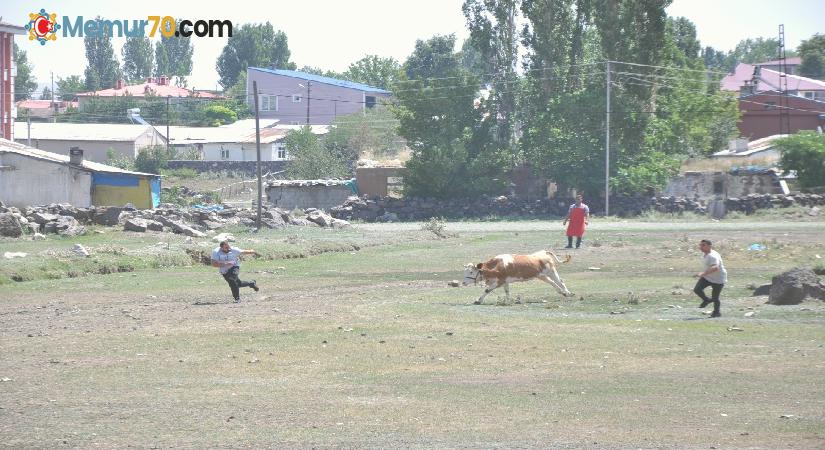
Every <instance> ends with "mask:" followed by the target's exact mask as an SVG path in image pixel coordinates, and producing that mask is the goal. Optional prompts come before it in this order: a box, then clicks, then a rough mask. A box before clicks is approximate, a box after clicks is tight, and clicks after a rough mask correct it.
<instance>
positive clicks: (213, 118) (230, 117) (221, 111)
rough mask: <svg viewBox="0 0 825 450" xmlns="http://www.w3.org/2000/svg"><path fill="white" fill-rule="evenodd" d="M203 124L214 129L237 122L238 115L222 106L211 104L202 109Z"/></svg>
mask: <svg viewBox="0 0 825 450" xmlns="http://www.w3.org/2000/svg"><path fill="white" fill-rule="evenodd" d="M203 115H204V119H203V120H204V122H205V124H206V125H207V126H211V127H216V126H220V125H223V124H226V123H232V122H234V121H236V120H238V114H237V113H236V112H235V111H233V110H231V109H229V108H227V107H226V106H224V105H218V104H213V105H209V106H207V107H206V108H204V109H203Z"/></svg>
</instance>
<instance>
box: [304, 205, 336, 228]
mask: <svg viewBox="0 0 825 450" xmlns="http://www.w3.org/2000/svg"><path fill="white" fill-rule="evenodd" d="M306 219H307V220H309V221H310V222H315V223H317V224H318V226H321V227H324V228H326V227H331V226H332V216H330V215H329V214H327V213H325V212H323V211H321V210H318V209H316V210H314V211H309V212H308V213H307V216H306Z"/></svg>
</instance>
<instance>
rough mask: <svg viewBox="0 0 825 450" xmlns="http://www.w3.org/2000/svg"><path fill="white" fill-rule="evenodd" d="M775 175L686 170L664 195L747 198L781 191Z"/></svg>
mask: <svg viewBox="0 0 825 450" xmlns="http://www.w3.org/2000/svg"><path fill="white" fill-rule="evenodd" d="M781 193H782V188H781V187H780V186H779V181H778V179H777V178H776V176H775V175H771V174H746V175H732V174H729V173H725V172H686V173H685V174H684V175H681V176H678V177H676V178H673V179H671V180H670V182H669V183H668V185H667V187H665V190H664V193H663V195H665V196H674V197H687V198H691V199H692V198H698V199H701V200H708V199H715V198H730V197H745V196H747V195H750V194H781Z"/></svg>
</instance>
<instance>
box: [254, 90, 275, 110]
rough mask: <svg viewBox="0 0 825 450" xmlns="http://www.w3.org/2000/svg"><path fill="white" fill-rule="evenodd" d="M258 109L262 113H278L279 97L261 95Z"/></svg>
mask: <svg viewBox="0 0 825 450" xmlns="http://www.w3.org/2000/svg"><path fill="white" fill-rule="evenodd" d="M258 107H259V108H261V111H277V110H278V96H277V95H263V94H260V99H259V101H258Z"/></svg>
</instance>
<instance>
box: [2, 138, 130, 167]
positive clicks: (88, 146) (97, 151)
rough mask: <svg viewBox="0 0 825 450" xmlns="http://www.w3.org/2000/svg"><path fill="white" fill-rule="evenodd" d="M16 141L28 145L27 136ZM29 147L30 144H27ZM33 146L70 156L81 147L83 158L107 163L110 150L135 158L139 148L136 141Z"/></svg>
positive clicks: (46, 142) (39, 142)
mask: <svg viewBox="0 0 825 450" xmlns="http://www.w3.org/2000/svg"><path fill="white" fill-rule="evenodd" d="M15 141H17V142H19V143H21V144H27V142H28V141H27V139H26V136H17V139H15ZM27 145H28V144H27ZM31 146H32V147H34V148H37V149H40V150H45V151H47V152H52V153H57V154H60V155H68V154H69V149H70V148H72V147H80V149H81V150H83V157H84V158H85V159H87V160H89V161H94V162H99V163H106V161H108V159H109V157H108V156H107V155H106V154H107V152H108V150H109V149H112V150H114V151H115V153H116V154H118V155H121V156H128V157H130V158H134V157H135V156H136V155H137V149H138V148H139V147H138V146H137V145H136V143H135V142H134V141H127V142H110V141H103V142H101V141H53V140H47V139H32V142H31Z"/></svg>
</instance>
